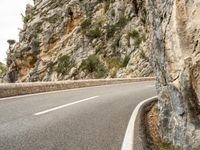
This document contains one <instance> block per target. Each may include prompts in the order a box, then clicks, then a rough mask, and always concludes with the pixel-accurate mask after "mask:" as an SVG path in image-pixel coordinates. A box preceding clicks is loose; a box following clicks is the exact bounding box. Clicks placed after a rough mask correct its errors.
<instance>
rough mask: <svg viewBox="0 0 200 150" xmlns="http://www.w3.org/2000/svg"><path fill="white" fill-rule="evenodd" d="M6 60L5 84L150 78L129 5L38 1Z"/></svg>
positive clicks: (135, 15) (141, 31) (142, 40)
mask: <svg viewBox="0 0 200 150" xmlns="http://www.w3.org/2000/svg"><path fill="white" fill-rule="evenodd" d="M34 3H35V6H31V5H27V9H26V15H25V16H24V28H23V30H22V31H21V32H20V40H19V42H18V43H16V44H15V45H14V46H13V47H11V48H10V52H9V54H8V58H7V59H8V61H7V63H8V66H9V71H8V72H7V80H8V82H16V81H17V82H25V81H28V82H33V81H56V80H64V79H85V78H107V77H109V78H113V77H142V76H152V75H153V69H152V67H151V65H150V61H149V60H150V56H149V55H150V51H148V50H147V48H146V44H145V40H146V39H145V36H146V35H145V32H144V28H143V26H142V25H141V22H140V20H139V18H138V8H137V7H136V5H135V4H134V3H132V1H130V0H126V1H123V3H122V2H121V1H117V0H116V1H115V0H109V1H104V0H101V1H97V0H93V1H89V0H86V1H82V0H60V1H54V0H49V1H46V0H40V1H39V0H38V1H36V0H35V1H34Z"/></svg>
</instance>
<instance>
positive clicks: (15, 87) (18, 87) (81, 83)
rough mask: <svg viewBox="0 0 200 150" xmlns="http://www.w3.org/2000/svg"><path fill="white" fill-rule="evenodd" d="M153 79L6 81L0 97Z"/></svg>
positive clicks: (1, 85) (0, 85)
mask: <svg viewBox="0 0 200 150" xmlns="http://www.w3.org/2000/svg"><path fill="white" fill-rule="evenodd" d="M151 80H152V81H153V80H155V78H153V77H152V78H150V77H147V78H133V79H131V78H130V79H98V80H75V81H72V80H70V81H59V82H38V83H8V84H0V98H3V97H10V96H18V95H24V94H33V93H41V92H49V91H56V90H66V89H73V88H82V87H91V86H100V85H109V84H120V83H131V82H138V81H151Z"/></svg>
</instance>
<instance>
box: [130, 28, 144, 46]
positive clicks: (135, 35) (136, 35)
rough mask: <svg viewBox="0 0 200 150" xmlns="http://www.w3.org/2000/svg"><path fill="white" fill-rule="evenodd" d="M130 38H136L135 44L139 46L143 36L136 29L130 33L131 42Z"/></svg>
mask: <svg viewBox="0 0 200 150" xmlns="http://www.w3.org/2000/svg"><path fill="white" fill-rule="evenodd" d="M130 38H133V39H134V40H135V42H134V45H135V47H136V48H139V47H140V44H141V43H142V38H143V37H141V36H140V33H139V32H138V31H137V30H135V29H134V30H133V31H132V32H129V33H128V40H129V43H130Z"/></svg>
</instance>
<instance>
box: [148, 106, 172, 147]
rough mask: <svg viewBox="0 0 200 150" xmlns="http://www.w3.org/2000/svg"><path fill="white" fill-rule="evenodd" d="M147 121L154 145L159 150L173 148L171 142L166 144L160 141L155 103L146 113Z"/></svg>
mask: <svg viewBox="0 0 200 150" xmlns="http://www.w3.org/2000/svg"><path fill="white" fill-rule="evenodd" d="M147 123H148V125H147V128H148V131H149V135H150V138H151V140H152V143H153V144H154V145H155V146H156V147H159V150H175V148H174V147H173V146H172V145H171V144H168V143H165V142H164V141H162V139H161V137H160V135H159V131H158V129H159V127H158V108H157V105H156V104H155V105H154V106H153V107H152V109H151V110H150V111H149V112H148V114H147Z"/></svg>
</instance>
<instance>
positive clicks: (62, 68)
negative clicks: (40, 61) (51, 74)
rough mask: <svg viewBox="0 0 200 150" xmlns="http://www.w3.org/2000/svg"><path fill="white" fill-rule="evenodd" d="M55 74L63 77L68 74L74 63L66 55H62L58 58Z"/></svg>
mask: <svg viewBox="0 0 200 150" xmlns="http://www.w3.org/2000/svg"><path fill="white" fill-rule="evenodd" d="M57 63H58V64H57V67H56V69H55V70H56V72H57V73H58V74H62V75H65V74H67V73H69V71H70V69H71V68H72V67H73V66H74V61H73V60H71V59H70V57H69V56H68V55H63V56H60V57H59V58H58V61H57Z"/></svg>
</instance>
